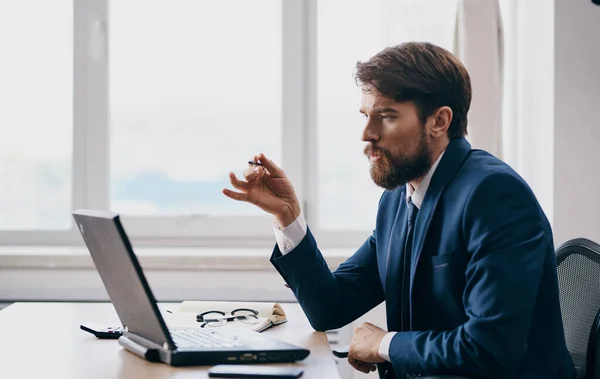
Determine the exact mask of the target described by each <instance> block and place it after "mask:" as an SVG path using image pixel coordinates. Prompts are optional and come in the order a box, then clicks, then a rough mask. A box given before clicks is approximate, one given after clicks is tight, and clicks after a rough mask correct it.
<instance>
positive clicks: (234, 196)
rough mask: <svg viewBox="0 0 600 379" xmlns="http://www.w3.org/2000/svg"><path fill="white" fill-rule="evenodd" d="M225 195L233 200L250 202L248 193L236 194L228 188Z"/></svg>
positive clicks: (224, 191) (225, 189)
mask: <svg viewBox="0 0 600 379" xmlns="http://www.w3.org/2000/svg"><path fill="white" fill-rule="evenodd" d="M223 194H224V195H225V196H227V197H229V198H231V199H233V200H238V201H248V194H247V193H241V192H235V191H232V190H229V189H227V188H224V189H223Z"/></svg>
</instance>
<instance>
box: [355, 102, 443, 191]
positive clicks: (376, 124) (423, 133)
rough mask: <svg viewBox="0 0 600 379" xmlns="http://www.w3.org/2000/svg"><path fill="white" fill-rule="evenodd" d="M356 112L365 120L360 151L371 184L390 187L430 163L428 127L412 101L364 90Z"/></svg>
mask: <svg viewBox="0 0 600 379" xmlns="http://www.w3.org/2000/svg"><path fill="white" fill-rule="evenodd" d="M360 112H361V113H362V114H364V115H365V118H366V120H367V124H366V126H365V129H364V131H363V136H362V140H363V141H365V142H368V144H367V145H366V146H365V149H364V153H365V155H367V157H368V158H369V161H370V162H371V178H373V181H374V182H375V184H377V185H378V186H380V187H383V188H386V189H394V188H396V187H398V186H402V185H405V184H406V183H407V182H409V181H411V180H415V179H418V178H421V177H423V176H424V175H425V174H427V171H429V168H430V167H431V163H432V162H431V149H430V142H429V138H428V131H427V127H426V125H423V124H422V123H421V120H420V119H419V115H418V113H417V108H416V106H415V105H414V103H412V102H409V101H406V102H396V101H395V100H393V99H390V98H387V97H383V96H381V95H379V94H378V93H376V92H375V91H368V92H363V96H362V102H361V108H360Z"/></svg>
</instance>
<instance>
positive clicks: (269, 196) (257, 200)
mask: <svg viewBox="0 0 600 379" xmlns="http://www.w3.org/2000/svg"><path fill="white" fill-rule="evenodd" d="M254 162H260V164H261V165H262V166H257V165H252V164H249V165H248V167H247V168H246V171H245V172H244V177H245V179H246V181H242V180H239V179H238V178H237V177H236V176H235V174H234V173H233V172H231V173H229V179H230V181H231V185H233V187H235V188H236V189H237V190H239V191H241V192H235V191H231V190H229V189H223V193H224V194H225V195H226V196H227V197H230V198H232V199H234V200H238V201H246V202H248V203H251V204H254V205H256V206H257V207H259V208H261V209H262V210H264V211H265V212H268V213H270V214H272V215H273V216H275V220H276V222H277V224H278V225H279V227H280V228H285V227H286V226H288V225H289V224H291V223H292V222H294V220H296V218H298V216H300V203H299V201H298V198H297V197H296V192H295V191H294V186H292V183H290V181H289V180H288V178H287V177H286V176H285V173H284V172H283V170H282V169H280V168H279V167H277V165H275V163H273V161H271V160H270V159H268V158H267V157H265V155H264V154H259V155H256V156H255V157H254Z"/></svg>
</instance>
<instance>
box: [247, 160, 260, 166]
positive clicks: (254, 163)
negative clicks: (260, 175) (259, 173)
mask: <svg viewBox="0 0 600 379" xmlns="http://www.w3.org/2000/svg"><path fill="white" fill-rule="evenodd" d="M248 164H253V165H256V166H262V165H263V164H262V163H260V162H254V161H248Z"/></svg>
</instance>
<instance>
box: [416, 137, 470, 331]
mask: <svg viewBox="0 0 600 379" xmlns="http://www.w3.org/2000/svg"><path fill="white" fill-rule="evenodd" d="M470 151H471V145H470V144H469V142H468V141H467V140H466V139H465V138H457V139H453V140H451V141H450V144H449V145H448V147H447V148H446V152H445V153H444V156H443V157H442V160H441V161H440V163H439V165H438V167H437V169H436V170H435V172H434V174H433V176H432V178H431V182H430V183H429V188H428V189H427V193H425V198H424V199H423V203H422V204H421V208H420V209H419V213H418V216H417V220H416V222H415V231H414V244H413V251H412V253H413V254H412V257H411V258H412V260H411V265H410V267H411V272H410V295H409V296H410V304H411V310H410V312H411V320H412V291H413V281H414V276H415V273H416V270H417V265H418V264H419V259H420V258H421V253H422V251H423V245H424V244H425V237H426V236H427V231H428V229H429V224H430V222H431V218H432V216H433V214H434V212H435V208H436V206H437V203H438V201H439V199H440V197H441V195H442V193H443V192H444V188H445V187H446V184H447V183H448V182H449V181H450V180H451V179H452V178H453V177H454V175H456V173H457V172H458V170H459V169H460V167H461V166H462V164H463V162H464V160H465V158H466V157H467V156H468V154H469V152H470Z"/></svg>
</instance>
